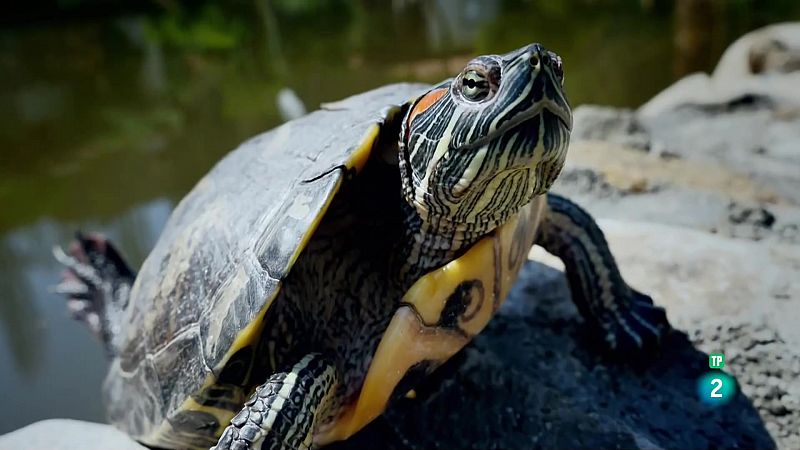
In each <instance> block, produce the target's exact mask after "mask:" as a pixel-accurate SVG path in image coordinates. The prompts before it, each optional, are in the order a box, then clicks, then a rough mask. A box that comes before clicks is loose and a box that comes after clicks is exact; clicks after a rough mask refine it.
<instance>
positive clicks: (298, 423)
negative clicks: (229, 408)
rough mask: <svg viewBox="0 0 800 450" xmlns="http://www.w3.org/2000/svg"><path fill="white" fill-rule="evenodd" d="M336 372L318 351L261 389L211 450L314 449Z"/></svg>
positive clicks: (334, 385) (277, 375) (254, 394)
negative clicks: (316, 427)
mask: <svg viewBox="0 0 800 450" xmlns="http://www.w3.org/2000/svg"><path fill="white" fill-rule="evenodd" d="M336 384H337V376H336V369H335V367H334V366H333V365H331V364H330V362H328V361H327V360H326V359H325V358H323V357H322V356H321V355H319V354H316V353H311V354H308V355H306V356H305V357H304V358H303V359H301V360H300V362H298V363H297V364H295V365H294V367H292V368H291V369H290V370H289V371H288V372H278V373H275V374H273V375H272V376H270V377H269V379H268V380H267V382H266V383H264V384H262V385H261V386H259V387H258V388H257V389H256V391H255V392H254V393H253V395H252V396H251V397H250V399H248V400H247V402H245V405H244V408H242V410H241V411H240V412H239V414H237V415H236V416H235V417H234V418H233V419H231V424H230V425H229V426H228V427H227V428H225V431H224V432H223V433H222V436H221V437H220V438H219V442H218V443H217V445H215V446H214V447H211V450H257V449H263V450H295V449H303V450H307V449H310V448H311V446H312V438H313V435H314V425H315V423H316V418H317V414H318V412H321V411H324V410H325V405H326V404H327V401H328V400H329V399H330V398H331V397H332V395H333V392H334V390H335V389H336Z"/></svg>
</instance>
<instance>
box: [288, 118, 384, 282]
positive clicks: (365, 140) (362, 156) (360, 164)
mask: <svg viewBox="0 0 800 450" xmlns="http://www.w3.org/2000/svg"><path fill="white" fill-rule="evenodd" d="M380 131H381V127H380V125H379V124H377V123H376V124H372V125H371V126H370V127H369V128H367V131H365V132H364V136H363V137H362V138H361V140H360V141H359V144H358V147H356V148H354V149H353V151H352V152H350V157H349V158H347V160H346V161H345V162H344V165H345V167H347V169H355V171H356V172H360V171H361V170H362V169H363V168H364V166H365V165H366V164H367V161H368V160H369V155H370V154H371V153H372V147H373V146H374V145H375V142H377V140H378V135H379V134H380ZM341 187H342V179H339V181H338V182H337V183H336V187H334V188H333V191H332V192H331V194H330V196H328V199H327V200H325V204H324V205H323V207H322V208H320V210H319V211H318V212H317V216H316V217H314V219H313V220H312V221H311V223H310V224H309V226H308V229H307V230H306V232H305V233H304V234H303V237H302V238H301V240H300V245H298V246H297V250H295V252H294V254H293V255H292V257H291V258H289V267H288V268H287V269H291V267H292V266H294V263H295V262H296V261H297V258H299V257H300V254H301V253H303V250H305V248H306V246H307V245H308V242H309V241H310V240H311V237H312V236H314V233H315V232H316V231H317V227H318V226H319V224H320V222H322V218H323V217H325V213H326V212H327V211H328V208H329V207H330V206H331V203H332V202H333V199H334V197H336V194H337V193H338V192H339V188H341Z"/></svg>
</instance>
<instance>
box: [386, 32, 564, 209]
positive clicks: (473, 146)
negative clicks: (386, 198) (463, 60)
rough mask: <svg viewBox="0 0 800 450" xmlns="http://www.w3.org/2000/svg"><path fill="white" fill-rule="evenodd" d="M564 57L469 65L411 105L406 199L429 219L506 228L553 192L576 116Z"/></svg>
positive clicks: (512, 57)
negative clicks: (521, 212) (565, 86)
mask: <svg viewBox="0 0 800 450" xmlns="http://www.w3.org/2000/svg"><path fill="white" fill-rule="evenodd" d="M563 82H564V73H563V69H562V66H561V58H560V57H559V56H558V55H556V54H555V53H553V52H551V51H549V50H547V49H545V48H544V47H542V46H541V45H539V44H532V45H528V46H526V47H523V48H520V49H518V50H515V51H513V52H510V53H507V54H505V55H486V56H480V57H478V58H475V59H473V60H472V61H470V62H469V63H468V64H467V65H466V67H464V69H463V70H462V71H461V73H460V74H458V75H457V76H456V77H455V78H452V79H450V80H447V81H444V82H442V83H440V84H438V85H436V86H434V87H433V88H432V89H430V90H429V91H428V92H426V93H425V94H423V95H422V96H420V97H418V98H417V99H416V100H415V101H413V102H412V103H411V104H410V105H409V108H408V112H407V113H406V116H405V118H404V120H403V123H402V126H401V136H400V150H401V151H400V170H401V176H402V179H403V193H404V196H405V198H406V200H407V201H408V202H409V203H410V204H412V205H413V206H414V207H415V208H416V210H417V211H418V212H419V213H420V215H421V216H422V217H423V218H431V217H436V218H438V220H449V221H451V222H455V223H469V224H478V223H481V224H491V223H493V224H499V223H502V222H503V221H505V220H506V219H507V218H508V217H509V216H510V215H512V214H514V213H516V211H517V210H518V209H519V208H520V207H522V206H523V205H525V204H527V203H528V202H530V201H531V200H532V199H533V198H534V197H535V196H537V195H540V194H542V193H544V192H546V191H547V190H548V189H549V187H550V185H551V184H552V183H553V181H555V178H556V176H558V174H559V173H560V171H561V169H562V167H563V165H564V159H565V157H566V150H567V145H568V143H569V133H570V129H571V127H572V112H571V110H570V107H569V103H568V101H567V98H566V96H565V94H564V90H563Z"/></svg>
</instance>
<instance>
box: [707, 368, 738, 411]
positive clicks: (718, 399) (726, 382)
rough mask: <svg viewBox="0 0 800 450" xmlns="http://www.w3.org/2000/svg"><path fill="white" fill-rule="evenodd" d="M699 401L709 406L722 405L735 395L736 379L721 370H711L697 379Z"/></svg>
mask: <svg viewBox="0 0 800 450" xmlns="http://www.w3.org/2000/svg"><path fill="white" fill-rule="evenodd" d="M697 394H698V395H699V396H700V401H702V402H703V403H705V404H707V405H711V406H722V405H724V404H726V403H728V402H729V401H731V400H732V399H733V396H734V395H736V379H735V378H733V377H732V376H730V375H728V374H727V373H725V372H723V371H721V370H712V371H710V372H707V373H705V374H703V376H701V377H700V378H699V379H698V380H697Z"/></svg>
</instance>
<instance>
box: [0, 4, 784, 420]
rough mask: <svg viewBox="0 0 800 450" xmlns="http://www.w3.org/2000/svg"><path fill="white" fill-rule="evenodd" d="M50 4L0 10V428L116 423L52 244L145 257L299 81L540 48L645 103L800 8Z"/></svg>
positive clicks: (606, 95)
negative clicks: (83, 238)
mask: <svg viewBox="0 0 800 450" xmlns="http://www.w3.org/2000/svg"><path fill="white" fill-rule="evenodd" d="M38 3H39V4H38V5H37V4H31V5H28V4H26V5H23V4H22V3H18V4H17V6H16V7H15V8H16V9H14V10H10V9H6V10H5V11H4V12H3V15H2V16H0V399H2V402H0V405H2V408H0V433H4V432H7V431H9V430H12V429H15V428H18V427H20V426H22V425H25V424H27V423H29V422H32V421H35V420H39V419H43V418H47V417H71V418H80V419H87V420H95V421H102V420H103V410H102V403H101V398H100V385H101V382H102V379H103V376H104V373H105V370H106V362H105V360H104V355H103V351H102V349H101V347H100V345H99V343H97V342H96V341H95V340H94V339H93V338H92V336H91V335H90V334H89V333H88V331H87V330H85V329H84V327H83V326H82V325H81V324H78V323H75V322H72V321H71V320H70V319H69V318H68V317H67V315H66V311H65V308H64V305H63V302H62V301H61V299H60V298H58V297H56V296H54V295H53V294H51V293H50V292H49V289H50V287H51V286H52V285H54V284H55V283H56V282H57V280H58V275H59V269H58V267H57V266H56V265H55V263H54V261H53V259H52V257H51V254H50V250H51V247H52V246H53V245H56V244H63V243H66V242H67V241H68V240H69V239H70V237H71V235H72V233H73V232H74V230H76V229H79V228H80V229H84V230H100V231H103V232H105V233H107V234H108V235H110V237H111V238H112V239H114V240H115V241H117V242H118V243H119V244H120V246H121V247H122V249H123V250H124V252H125V253H126V254H127V255H128V257H129V259H130V261H131V262H133V263H134V265H137V266H138V264H139V263H140V262H141V261H142V260H143V259H144V257H145V256H146V254H147V252H148V251H149V249H150V248H151V246H152V245H153V243H154V242H155V240H156V238H157V236H158V234H159V232H160V230H161V228H162V226H163V224H164V223H165V221H166V219H167V217H168V215H169V213H170V211H171V208H172V206H173V205H174V204H175V203H176V202H177V201H179V200H180V198H181V197H182V196H183V195H184V194H185V193H186V192H187V191H188V190H189V189H191V187H192V186H193V185H194V183H195V182H196V181H197V180H198V179H199V178H200V177H201V176H202V175H203V174H204V173H205V172H206V171H208V169H209V168H210V167H211V166H212V165H213V164H214V163H215V162H216V161H217V160H218V159H219V158H220V157H221V156H222V155H224V154H225V153H226V152H228V151H229V150H230V149H232V148H233V147H234V146H235V145H236V144H237V143H239V142H240V141H242V140H243V139H245V138H247V137H248V136H251V135H253V134H256V133H259V132H261V131H264V130H266V129H269V128H271V127H273V126H275V125H276V124H278V123H280V122H281V118H280V115H279V112H278V109H277V107H276V97H277V95H278V92H279V91H280V90H281V89H284V88H290V89H292V90H293V91H294V92H296V93H297V95H298V96H299V97H300V99H301V100H302V101H303V103H305V105H307V106H308V107H309V108H310V109H313V108H314V105H318V104H319V103H320V102H323V101H330V100H335V99H339V98H341V97H344V96H347V95H350V94H353V93H357V92H360V91H364V90H367V89H370V88H373V87H376V86H380V85H383V84H386V83H390V82H394V81H410V80H415V81H424V82H436V81H439V80H441V79H443V78H446V77H448V76H452V75H454V74H455V73H457V72H458V71H459V70H460V69H461V67H462V65H463V63H464V62H466V61H467V60H468V59H470V58H471V57H472V56H474V55H476V54H481V53H489V52H490V53H498V52H504V51H508V50H511V49H513V48H516V47H519V46H521V45H523V44H525V43H529V42H533V41H538V42H541V43H543V44H544V45H545V46H547V47H548V48H551V49H553V50H555V51H557V52H558V53H559V54H561V56H562V57H563V58H564V62H565V71H566V86H567V92H568V94H569V96H570V99H571V101H572V103H573V104H574V105H580V104H583V103H601V104H609V105H617V106H628V107H637V106H639V105H641V104H642V103H643V102H645V101H646V100H647V99H649V98H650V97H652V96H653V95H654V94H656V93H657V92H658V91H660V90H661V89H663V88H664V87H666V86H667V85H669V84H670V83H671V82H673V81H674V80H676V79H677V78H679V77H680V76H682V75H684V74H687V73H690V72H693V71H697V70H705V71H708V70H710V69H712V68H713V65H714V63H715V62H716V61H717V59H718V57H719V55H720V54H721V53H722V51H723V50H724V49H725V47H726V46H727V45H728V44H729V43H730V42H732V41H733V40H734V39H735V38H736V37H738V36H739V35H741V34H743V33H744V32H747V31H749V30H751V29H754V28H757V27H760V26H762V25H765V24H768V23H773V22H780V21H787V20H797V19H799V18H800V2H797V1H796V0H773V1H767V0H675V1H666V0H662V1H660V0H541V1H511V0H506V1H494V0H463V1H456V0H419V1H414V0H393V1H383V0H362V1H353V2H347V1H331V0H272V1H267V0H255V1H245V0H232V1H226V2H224V4H223V3H222V2H220V3H212V2H185V3H184V2H180V1H177V0H152V1H149V2H138V1H136V2H135V1H121V0H118V1H101V0H51V1H47V2H38ZM190 3H191V5H190ZM223 5H224V6H223Z"/></svg>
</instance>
